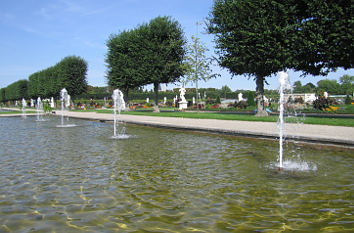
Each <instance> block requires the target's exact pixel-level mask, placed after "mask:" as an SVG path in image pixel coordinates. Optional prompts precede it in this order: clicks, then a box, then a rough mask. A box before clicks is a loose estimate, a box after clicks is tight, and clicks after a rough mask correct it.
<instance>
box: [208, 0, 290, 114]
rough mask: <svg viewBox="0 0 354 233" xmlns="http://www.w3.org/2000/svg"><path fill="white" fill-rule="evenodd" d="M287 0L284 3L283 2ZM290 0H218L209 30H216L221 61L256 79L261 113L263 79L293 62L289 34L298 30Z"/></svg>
mask: <svg viewBox="0 0 354 233" xmlns="http://www.w3.org/2000/svg"><path fill="white" fill-rule="evenodd" d="M283 2H284V3H283ZM288 3H289V1H282V2H279V1H271V0H258V1H254V0H215V2H214V6H213V9H212V11H211V14H210V16H209V19H208V21H209V22H208V31H209V33H213V34H215V38H216V39H215V41H216V49H217V51H216V53H217V55H218V56H219V64H220V65H221V66H222V67H225V68H227V69H229V70H230V72H231V73H232V74H233V75H248V76H253V77H255V80H256V84H257V87H256V99H257V110H258V113H257V114H258V115H267V112H266V111H265V108H264V100H263V95H264V80H265V77H266V76H270V75H271V74H274V73H276V72H278V71H282V70H285V69H286V68H288V67H291V66H292V57H291V53H292V50H291V43H292V42H293V38H291V37H289V35H292V34H294V33H293V32H294V31H295V30H296V27H295V25H294V20H295V18H294V17H290V16H291V15H294V14H293V8H292V7H289V5H288Z"/></svg>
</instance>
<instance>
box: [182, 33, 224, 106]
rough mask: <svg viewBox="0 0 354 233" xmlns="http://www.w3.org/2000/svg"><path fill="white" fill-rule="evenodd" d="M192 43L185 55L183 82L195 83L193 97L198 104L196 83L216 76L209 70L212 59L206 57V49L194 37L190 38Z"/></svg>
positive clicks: (198, 39)
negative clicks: (184, 78)
mask: <svg viewBox="0 0 354 233" xmlns="http://www.w3.org/2000/svg"><path fill="white" fill-rule="evenodd" d="M191 39H192V42H191V43H190V44H188V46H187V55H186V58H185V63H184V66H185V69H186V73H185V77H186V80H185V81H184V82H185V83H187V82H188V81H192V82H194V83H195V95H196V97H195V98H196V100H197V102H198V81H200V80H203V81H207V80H209V79H211V78H214V77H216V76H218V74H214V73H213V72H212V69H211V65H212V59H211V58H208V57H207V56H206V54H205V53H206V52H207V51H208V48H207V47H206V46H205V45H204V44H203V43H202V42H201V41H200V38H198V37H196V36H192V37H191Z"/></svg>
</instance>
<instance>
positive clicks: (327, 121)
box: [97, 109, 354, 127]
mask: <svg viewBox="0 0 354 233" xmlns="http://www.w3.org/2000/svg"><path fill="white" fill-rule="evenodd" d="M97 113H113V110H108V109H107V110H97ZM121 114H129V115H143V116H160V117H184V118H196V119H218V120H238V121H262V122H277V121H278V116H268V117H256V116H254V115H245V114H227V113H217V112H215V113H214V112H213V113H210V112H172V111H171V112H160V113H155V112H148V111H129V112H122V113H121ZM285 121H286V122H289V123H290V122H292V123H304V124H316V125H333V126H349V127H354V119H353V118H329V117H305V118H302V117H289V118H288V117H286V118H285Z"/></svg>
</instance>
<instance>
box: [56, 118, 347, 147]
mask: <svg viewBox="0 0 354 233" xmlns="http://www.w3.org/2000/svg"><path fill="white" fill-rule="evenodd" d="M57 114H58V115H60V114H61V113H60V111H57ZM65 115H68V116H70V117H74V118H82V119H93V120H100V121H112V120H113V114H101V113H96V112H65ZM120 120H121V121H123V122H126V123H132V124H139V125H148V126H156V127H166V128H173V129H182V130H193V131H206V132H214V133H224V134H231V135H241V136H250V137H260V138H272V139H276V138H278V137H279V129H278V127H277V124H276V123H273V122H254V121H233V120H215V119H191V118H177V117H155V116H137V115H125V114H124V115H121V116H120ZM285 130H286V132H285V133H286V138H287V140H295V141H301V142H314V143H322V144H334V145H341V146H347V147H353V148H354V127H344V126H326V125H309V124H290V123H289V124H285Z"/></svg>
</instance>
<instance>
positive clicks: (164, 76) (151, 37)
mask: <svg viewBox="0 0 354 233" xmlns="http://www.w3.org/2000/svg"><path fill="white" fill-rule="evenodd" d="M139 34H140V37H141V42H142V43H141V47H140V52H139V53H140V58H139V60H138V62H139V61H142V62H139V65H140V67H139V72H140V73H141V75H142V77H144V80H145V83H146V84H153V85H154V93H155V97H154V100H155V108H154V111H156V112H158V111H159V108H158V91H159V84H160V83H170V82H175V81H178V80H179V79H180V77H181V76H183V75H184V68H183V61H184V56H185V53H186V51H185V44H186V41H185V38H184V36H183V31H182V28H181V26H180V24H179V23H178V22H177V21H176V20H172V19H171V18H170V17H157V18H155V19H152V20H151V21H150V22H149V24H144V25H142V26H140V27H139Z"/></svg>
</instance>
